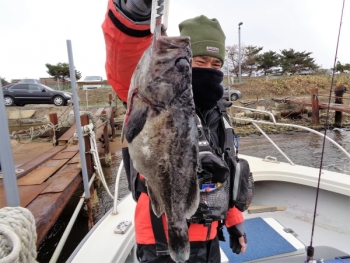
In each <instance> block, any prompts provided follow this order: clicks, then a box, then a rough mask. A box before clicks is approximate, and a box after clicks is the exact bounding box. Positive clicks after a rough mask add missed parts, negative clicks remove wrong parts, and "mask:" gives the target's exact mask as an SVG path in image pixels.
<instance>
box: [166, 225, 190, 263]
mask: <svg viewBox="0 0 350 263" xmlns="http://www.w3.org/2000/svg"><path fill="white" fill-rule="evenodd" d="M168 237H169V238H168V248H169V253H170V256H171V258H172V259H173V260H174V261H175V262H185V261H186V260H188V258H189V256H190V242H189V240H188V227H187V223H186V220H181V222H180V221H176V222H169V221H168Z"/></svg>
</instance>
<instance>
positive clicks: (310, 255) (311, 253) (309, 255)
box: [307, 0, 345, 261]
mask: <svg viewBox="0 0 350 263" xmlns="http://www.w3.org/2000/svg"><path fill="white" fill-rule="evenodd" d="M344 5H345V0H343V7H342V11H341V17H340V24H339V31H338V39H337V47H336V50H335V56H334V64H333V71H332V81H331V87H330V89H329V97H328V107H327V117H326V127H325V129H324V136H323V144H322V153H321V162H320V170H319V174H318V183H317V190H316V200H315V208H314V216H313V221H312V231H311V240H310V246H308V247H307V261H309V260H312V259H313V256H314V248H313V247H312V242H313V237H314V229H315V220H316V211H317V203H318V194H319V191H320V181H321V173H322V165H323V156H324V149H325V143H326V136H327V128H328V121H329V107H330V103H331V96H332V91H333V85H334V74H335V67H336V62H337V56H338V47H339V39H340V31H341V25H342V23H343V13H344Z"/></svg>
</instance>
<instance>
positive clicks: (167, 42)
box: [128, 36, 192, 108]
mask: <svg viewBox="0 0 350 263" xmlns="http://www.w3.org/2000/svg"><path fill="white" fill-rule="evenodd" d="M191 65H192V52H191V49H190V38H189V37H165V36H162V37H159V38H158V39H157V38H154V39H153V41H152V43H151V45H150V47H149V48H148V49H147V50H146V51H145V53H144V54H143V56H142V58H141V59H140V61H139V63H138V65H137V67H136V69H135V71H134V74H133V76H132V79H131V85H130V90H129V99H131V100H132V98H133V97H134V96H138V97H139V98H140V99H141V100H142V101H144V102H146V103H147V104H150V105H151V106H155V107H159V108H168V107H170V106H171V104H172V103H173V102H174V101H176V98H178V97H179V96H180V95H181V94H182V93H183V92H185V91H186V90H191V89H192V86H191V80H192V66H191ZM190 94H192V91H191V92H190ZM128 103H132V101H128Z"/></svg>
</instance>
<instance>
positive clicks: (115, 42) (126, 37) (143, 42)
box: [102, 0, 152, 102]
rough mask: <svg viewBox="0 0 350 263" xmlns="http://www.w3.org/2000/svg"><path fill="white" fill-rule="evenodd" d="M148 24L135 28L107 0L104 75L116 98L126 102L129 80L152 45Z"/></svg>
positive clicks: (104, 28)
mask: <svg viewBox="0 0 350 263" xmlns="http://www.w3.org/2000/svg"><path fill="white" fill-rule="evenodd" d="M149 29H150V25H149V24H146V25H145V24H137V23H135V22H133V21H132V20H131V19H129V18H127V17H126V16H125V15H124V14H123V13H122V12H121V11H120V10H118V9H117V8H116V6H115V5H114V3H113V0H108V8H107V13H106V17H105V20H104V22H103V24H102V30H103V34H104V38H105V43H106V64H105V68H106V75H107V79H108V82H109V84H110V85H111V86H112V87H113V89H114V91H115V92H116V93H117V95H118V97H119V98H120V99H121V100H123V101H125V102H126V101H127V97H128V91H129V86H130V80H131V76H132V74H133V72H134V70H135V67H136V65H137V63H138V61H139V60H140V58H141V56H142V54H143V52H144V51H145V50H146V49H147V48H148V46H149V45H150V43H151V39H152V34H151V32H150V30H149Z"/></svg>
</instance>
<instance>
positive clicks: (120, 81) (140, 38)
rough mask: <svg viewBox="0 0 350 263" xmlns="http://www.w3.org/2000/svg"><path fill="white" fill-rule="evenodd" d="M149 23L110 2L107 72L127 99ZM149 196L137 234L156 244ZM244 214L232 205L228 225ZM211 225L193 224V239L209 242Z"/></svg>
mask: <svg viewBox="0 0 350 263" xmlns="http://www.w3.org/2000/svg"><path fill="white" fill-rule="evenodd" d="M149 28H150V26H149V25H139V24H135V23H133V22H132V21H131V20H130V19H129V18H127V17H125V16H124V15H123V14H122V13H120V12H118V10H116V8H115V6H114V3H113V0H109V1H108V9H107V14H106V18H105V21H104V22H103V24H102V29H103V33H104V37H105V42H106V72H107V78H108V82H109V83H110V84H111V86H112V87H113V89H114V91H115V92H116V93H117V95H118V97H119V98H120V99H121V100H123V101H125V102H126V101H127V97H128V90H129V86H130V80H131V76H132V74H133V72H134V70H135V67H136V65H137V63H138V61H139V59H140V58H141V56H142V54H143V52H144V51H145V50H146V49H147V48H148V46H149V45H150V42H151V39H152V35H151V34H150V33H149V34H148V30H149ZM149 202H150V200H149V197H148V195H147V194H145V193H142V194H141V196H140V198H139V200H138V202H137V205H136V211H135V235H136V242H137V243H139V244H155V239H154V235H153V231H152V225H151V217H150V211H149V208H150V205H149ZM243 220H244V219H243V216H242V213H241V212H240V211H239V210H238V209H236V208H232V209H230V210H229V211H228V213H227V217H226V226H227V227H230V226H233V225H236V224H239V223H242V222H243ZM163 225H164V230H165V233H166V235H167V233H168V231H167V224H166V219H165V216H163ZM217 225H218V223H217V222H213V223H212V227H211V232H210V238H209V239H213V238H214V237H215V236H216V228H217ZM207 233H208V228H207V227H205V226H203V225H202V224H191V225H190V227H189V239H190V241H205V240H206V237H207Z"/></svg>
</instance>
